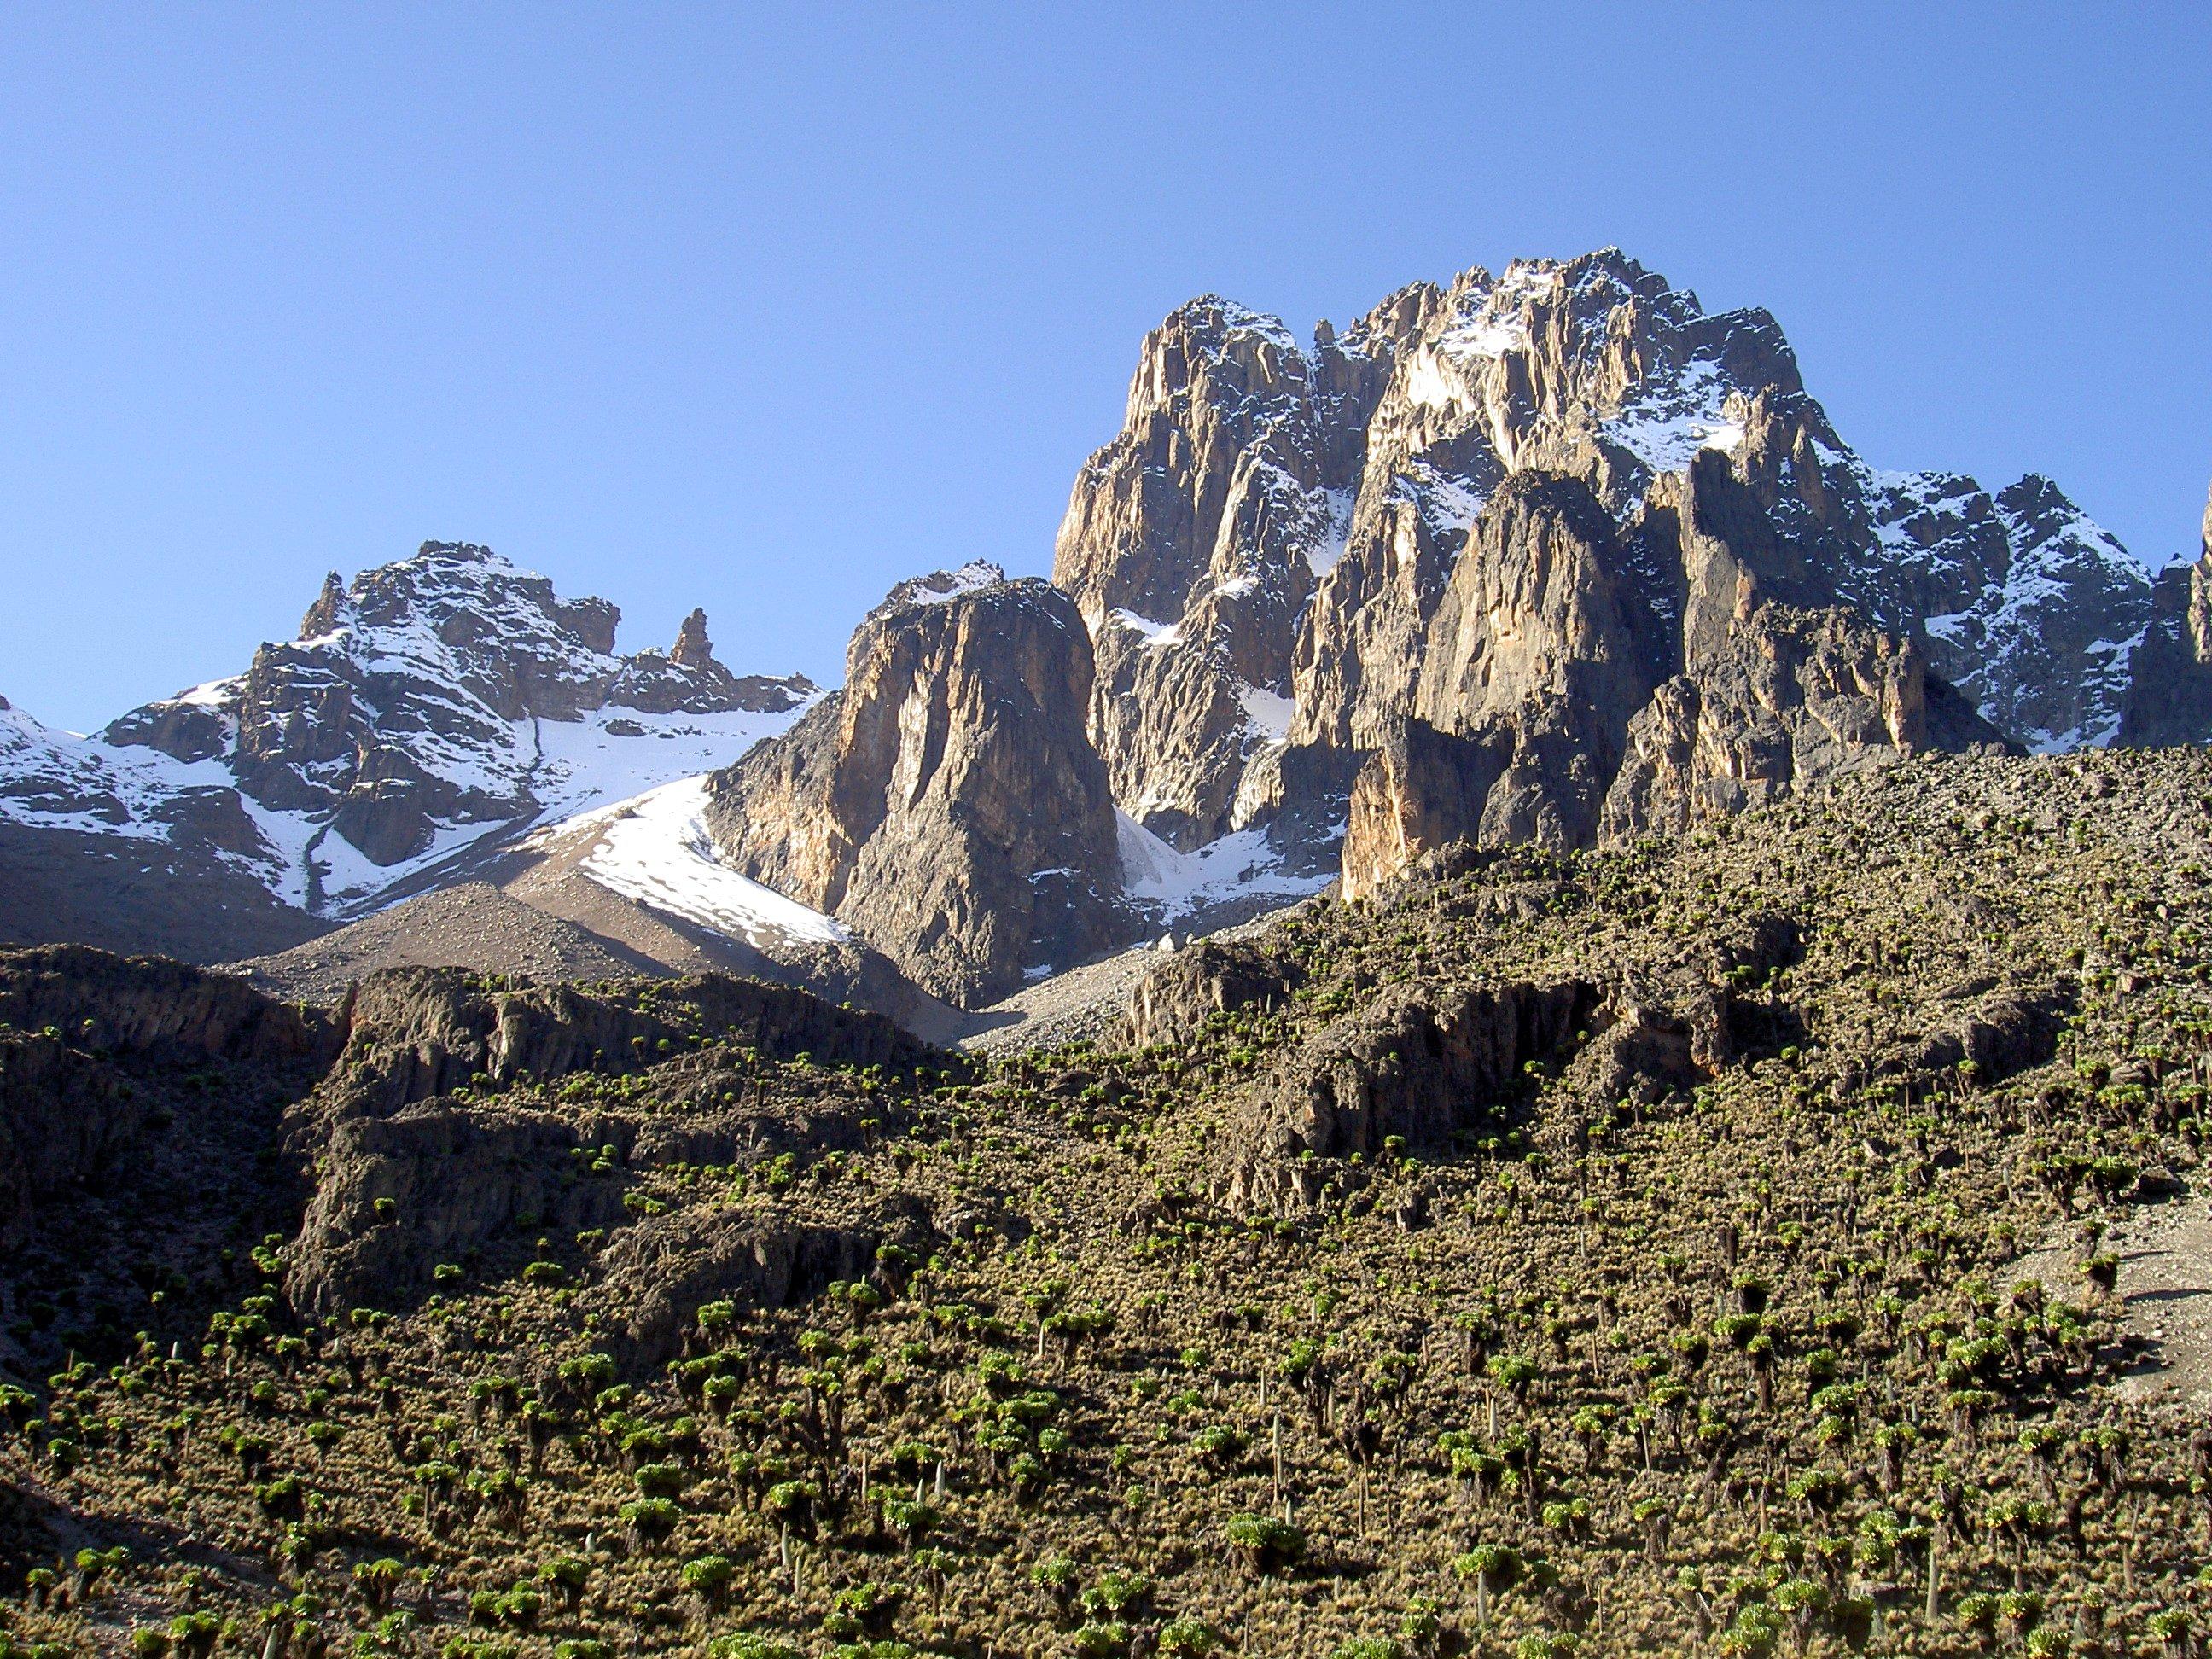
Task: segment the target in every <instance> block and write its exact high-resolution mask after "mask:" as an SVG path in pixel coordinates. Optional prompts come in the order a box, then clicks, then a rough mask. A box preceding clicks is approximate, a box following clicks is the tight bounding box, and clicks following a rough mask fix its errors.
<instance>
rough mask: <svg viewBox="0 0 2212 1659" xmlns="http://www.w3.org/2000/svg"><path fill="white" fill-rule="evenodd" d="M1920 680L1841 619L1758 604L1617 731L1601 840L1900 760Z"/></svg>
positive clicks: (1864, 631)
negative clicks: (1618, 747) (1620, 757)
mask: <svg viewBox="0 0 2212 1659" xmlns="http://www.w3.org/2000/svg"><path fill="white" fill-rule="evenodd" d="M1927 678H1928V671H1927V664H1926V659H1924V658H1923V656H1922V655H1921V654H1920V652H1919V650H1918V648H1917V647H1915V646H1913V645H1912V644H1911V643H1910V642H1899V641H1896V640H1893V639H1892V638H1891V637H1890V636H1889V635H1886V634H1884V633H1882V632H1881V630H1880V629H1875V628H1873V627H1870V626H1869V625H1868V624H1867V623H1864V622H1863V621H1862V620H1860V619H1859V618H1858V617H1856V616H1854V615H1852V614H1851V613H1850V612H1849V611H1796V610H1792V609H1790V607H1788V606H1784V605H1762V606H1761V607H1760V608H1759V610H1757V611H1753V613H1752V615H1751V616H1750V617H1748V618H1747V619H1746V620H1745V621H1744V622H1743V623H1741V625H1740V626H1738V627H1737V628H1735V629H1732V630H1731V631H1730V632H1729V635H1727V637H1726V639H1725V641H1724V642H1723V644H1722V646H1721V647H1719V648H1718V649H1717V650H1715V651H1713V652H1711V653H1708V654H1707V655H1705V656H1704V657H1703V658H1701V659H1699V663H1698V665H1697V668H1696V669H1695V671H1693V672H1692V673H1691V674H1687V675H1683V676H1680V677H1678V678H1675V679H1674V680H1670V681H1669V682H1668V684H1666V685H1664V686H1662V687H1661V688H1660V690H1659V691H1658V693H1657V694H1656V696H1654V697H1653V699H1652V701H1651V702H1650V704H1649V705H1648V706H1647V707H1646V708H1644V710H1643V711H1641V712H1639V713H1638V715H1637V717H1636V718H1635V719H1634V720H1632V721H1631V722H1630V723H1629V728H1628V750H1629V755H1628V758H1627V760H1626V763H1624V764H1623V765H1622V766H1621V768H1620V771H1619V773H1618V774H1617V775H1615V777H1614V779H1613V785H1612V787H1611V788H1610V789H1609V790H1608V791H1607V794H1606V799H1605V815H1604V820H1603V824H1602V830H1603V834H1604V835H1605V836H1606V837H1607V838H1608V839H1612V838H1616V837H1633V836H1638V835H1645V834H1651V833H1655V832H1665V831H1675V832H1679V831H1680V830H1682V829H1686V828H1687V827H1688V826H1689V825H1690V824H1691V823H1694V822H1696V821H1698V820H1699V819H1704V818H1712V817H1726V816H1729V815H1730V814H1733V813H1736V812H1740V811H1743V810H1744V809H1745V808H1746V807H1748V806H1753V805H1759V804H1760V803H1762V802H1765V801H1769V800H1772V799H1775V798H1777V797H1778V796H1779V795H1782V794H1784V793H1788V792H1789V791H1790V790H1791V789H1793V788H1797V789H1802V788H1808V787H1812V786H1814V785H1815V784H1818V783H1820V782H1822V781H1826V780H1827V779H1829V778H1832V777H1834V776H1836V775H1839V774H1841V773H1844V772H1848V771H1853V770H1857V769H1861V768H1863V767H1868V766H1878V765H1886V764H1887V763H1890V762H1892V761H1894V760H1897V759H1899V758H1901V757H1905V756H1907V755H1911V754H1912V753H1914V752H1916V751H1917V750H1920V749H1923V748H1924V747H1926V746H1927V744H1928V736H1929V733H1928V722H1927V703H1926V684H1927ZM1988 738H1989V740H1990V741H1991V742H1992V743H1998V742H2001V740H2000V739H1999V738H1997V734H1996V732H1995V731H1994V730H1990V731H1988Z"/></svg>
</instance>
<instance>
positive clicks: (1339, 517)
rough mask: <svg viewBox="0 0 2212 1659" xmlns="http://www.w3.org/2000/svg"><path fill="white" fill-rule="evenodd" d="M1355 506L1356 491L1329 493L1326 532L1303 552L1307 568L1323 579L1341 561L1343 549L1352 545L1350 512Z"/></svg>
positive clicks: (1339, 490)
mask: <svg viewBox="0 0 2212 1659" xmlns="http://www.w3.org/2000/svg"><path fill="white" fill-rule="evenodd" d="M1358 504H1359V492H1358V490H1356V489H1332V490H1330V491H1329V492H1328V531H1327V532H1326V533H1324V534H1323V536H1322V538H1321V539H1320V540H1319V541H1317V542H1315V543H1314V544H1312V545H1310V547H1308V548H1307V549H1306V568H1308V569H1310V570H1311V571H1312V572H1313V573H1314V574H1315V575H1316V576H1326V575H1327V574H1328V573H1329V572H1330V571H1332V570H1334V569H1335V568H1336V567H1337V565H1338V564H1339V562H1341V561H1342V559H1343V557H1344V551H1345V549H1346V547H1348V546H1350V545H1351V543H1352V509H1353V508H1354V507H1358Z"/></svg>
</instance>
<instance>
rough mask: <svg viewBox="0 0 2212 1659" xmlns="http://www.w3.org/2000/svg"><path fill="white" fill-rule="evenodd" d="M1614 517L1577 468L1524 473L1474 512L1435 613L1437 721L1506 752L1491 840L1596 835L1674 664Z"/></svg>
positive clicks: (1431, 716) (1484, 815)
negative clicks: (1657, 689) (1641, 725)
mask: <svg viewBox="0 0 2212 1659" xmlns="http://www.w3.org/2000/svg"><path fill="white" fill-rule="evenodd" d="M1633 577H1634V573H1633V572H1632V570H1631V569H1630V568H1628V565H1627V560H1626V554H1625V553H1624V551H1623V550H1622V548H1621V546H1620V542H1619V539H1618V538H1617V537H1616V535H1615V533H1614V531H1613V522H1612V520H1611V519H1610V518H1609V517H1607V513H1606V512H1605V509H1604V508H1603V507H1602V506H1601V505H1600V504H1599V502H1598V501H1597V499H1596V497H1595V496H1594V495H1591V494H1590V492H1589V488H1588V486H1586V485H1585V484H1583V482H1582V481H1581V480H1579V479H1577V478H1565V477H1551V476H1548V475H1546V474H1542V473H1534V472H1529V473H1519V474H1516V475H1515V476H1514V477H1512V478H1510V479H1509V480H1508V481H1507V482H1506V483H1505V484H1504V485H1503V486H1501V488H1500V489H1499V490H1498V494H1497V495H1494V496H1493V497H1492V499H1491V501H1490V503H1489V504H1488V506H1486V507H1485V508H1484V510H1483V513H1482V516H1481V517H1480V519H1479V520H1476V523H1475V526H1474V532H1473V533H1472V534H1471V535H1470V536H1469V538H1468V545H1467V549H1466V550H1465V551H1464V552H1463V553H1462V554H1461V556H1460V560H1459V563H1458V565H1457V566H1456V567H1455V569H1454V570H1453V572H1452V579H1451V582H1450V585H1449V587H1448V589H1447V590H1446V592H1445V594H1444V598H1443V602H1442V603H1441V604H1440V605H1438V607H1437V612H1436V614H1435V616H1434V617H1432V618H1431V621H1430V624H1429V630H1428V639H1427V642H1426V644H1425V647H1424V651H1423V660H1422V669H1421V678H1420V681H1419V687H1418V689H1417V691H1416V694H1415V702H1416V708H1417V712H1418V713H1419V715H1420V717H1421V718H1422V719H1424V720H1426V721H1428V722H1429V724H1430V725H1431V726H1434V727H1436V728H1437V730H1438V731H1440V732H1450V733H1454V734H1457V735H1461V736H1465V737H1471V738H1477V739H1478V740H1480V741H1482V742H1483V744H1484V745H1485V746H1486V748H1489V749H1492V750H1496V751H1498V753H1500V754H1501V755H1503V756H1504V757H1506V758H1505V761H1504V769H1503V770H1502V772H1501V773H1500V775H1498V778H1497V780H1496V781H1494V782H1493V783H1492V784H1491V785H1490V787H1489V789H1488V790H1487V792H1486V794H1485V796H1484V798H1483V799H1482V801H1481V803H1480V808H1481V810H1480V813H1479V815H1478V817H1477V818H1476V820H1475V823H1476V826H1477V827H1478V829H1479V833H1480V834H1481V835H1482V836H1483V837H1484V838H1486V839H1487V840H1491V841H1534V842H1549V843H1552V844H1557V845H1570V846H1571V845H1579V844H1582V843H1583V842H1588V841H1589V840H1591V839H1592V838H1593V837H1594V836H1595V832H1596V827H1597V815H1598V809H1599V805H1600V803H1601V800H1602V799H1603V795H1604V791H1605V788H1606V785H1607V782H1608V781H1610V779H1611V777H1612V775H1613V770H1614V769H1615V768H1616V767H1617V765H1618V764H1619V760H1620V745H1621V737H1622V733H1623V732H1624V731H1625V729H1626V726H1627V724H1628V721H1629V719H1630V717H1631V716H1632V714H1634V713H1635V711H1636V710H1637V709H1638V708H1641V707H1642V706H1643V704H1644V702H1645V700H1646V699H1647V698H1648V697H1649V696H1650V693H1651V690H1652V688H1653V687H1654V686H1655V685H1656V684H1658V683H1659V681H1660V679H1661V678H1662V677H1663V676H1664V675H1665V673H1666V672H1667V671H1668V668H1669V667H1671V666H1672V658H1673V656H1674V641H1673V640H1672V639H1671V638H1670V637H1669V633H1670V630H1669V629H1668V627H1667V625H1666V623H1665V622H1664V621H1663V619H1662V617H1660V616H1659V615H1657V614H1656V612H1654V611H1652V610H1651V608H1650V606H1649V605H1648V604H1646V603H1645V602H1644V600H1643V599H1641V598H1640V597H1639V596H1638V593H1637V591H1636V585H1635V582H1634V580H1633Z"/></svg>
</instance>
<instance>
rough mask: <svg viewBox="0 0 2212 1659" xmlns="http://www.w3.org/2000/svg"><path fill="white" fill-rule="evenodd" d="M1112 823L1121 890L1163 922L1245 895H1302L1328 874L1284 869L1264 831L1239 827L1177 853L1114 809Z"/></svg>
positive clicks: (1313, 889)
mask: <svg viewBox="0 0 2212 1659" xmlns="http://www.w3.org/2000/svg"><path fill="white" fill-rule="evenodd" d="M1114 823H1115V830H1116V832H1117V838H1118V840H1119V842H1120V844H1121V887H1122V890H1123V891H1125V892H1126V893H1127V894H1128V895H1129V896H1130V897H1131V898H1133V899H1134V900H1136V901H1137V902H1139V903H1140V904H1145V905H1149V906H1156V907H1158V914H1159V916H1160V919H1161V920H1162V921H1176V920H1179V919H1180V918H1182V917H1184V916H1188V915H1193V914H1194V913H1195V912H1197V911H1200V910H1202V909H1204V908H1206V906H1208V905H1209V904H1215V903H1218V902H1222V901H1225V900H1227V899H1232V898H1237V897H1241V896H1245V895H1248V894H1257V895H1263V896H1268V897H1274V898H1282V899H1298V898H1304V897H1306V896H1309V895H1310V894H1314V893H1318V892H1319V891H1321V890H1322V888H1324V887H1326V886H1328V884H1329V883H1330V881H1332V880H1333V879H1334V877H1332V876H1330V875H1328V874H1326V873H1324V874H1319V875H1310V876H1292V875H1286V874H1285V873H1284V872H1283V868H1282V855H1281V854H1279V853H1278V852H1276V850H1275V849H1274V848H1273V847H1270V846H1269V845H1268V844H1267V831H1266V830H1264V829H1240V830H1238V831H1237V833H1236V834H1234V835H1230V836H1222V837H1221V838H1220V839H1219V840H1218V841H1214V842H1207V843H1206V845H1205V846H1204V847H1201V848H1199V849H1198V850H1197V851H1196V852H1195V853H1179V852H1177V851H1176V849H1175V848H1172V847H1170V846H1169V845H1168V843H1167V842H1164V841H1162V840H1161V839H1160V838H1159V837H1158V836H1156V835H1154V834H1153V833H1152V831H1151V830H1149V829H1146V828H1145V826H1144V825H1143V824H1141V823H1138V822H1137V821H1136V820H1135V819H1134V818H1133V817H1130V816H1129V815H1128V814H1127V813H1126V812H1122V811H1116V812H1115V814H1114Z"/></svg>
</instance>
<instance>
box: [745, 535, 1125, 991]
mask: <svg viewBox="0 0 2212 1659" xmlns="http://www.w3.org/2000/svg"><path fill="white" fill-rule="evenodd" d="M1092 674H1093V668H1092V662H1091V642H1090V640H1089V638H1088V637H1087V636H1086V635H1085V631H1084V628H1083V623H1082V619H1081V618H1080V617H1079V616H1078V615H1077V614H1076V610H1075V607H1074V605H1073V604H1072V603H1071V602H1070V601H1069V599H1067V596H1066V595H1065V594H1064V593H1061V592H1059V591H1058V590H1057V589H1055V588H1054V587H1052V586H1049V585H1048V584H1047V583H1045V582H1042V581H1040V580H1036V579H1034V578H1031V579H1029V580H1019V581H1009V580H1006V574H1005V572H1004V571H1003V570H1001V569H1000V568H999V567H998V566H996V565H993V564H988V563H983V562H977V563H973V564H969V565H968V566H966V567H965V568H963V569H961V570H958V571H956V572H951V573H940V574H939V575H937V576H934V577H930V578H924V579H921V580H915V581H908V582H904V583H902V584H901V585H900V586H898V587H896V588H895V589H894V590H893V591H892V592H891V593H890V597H889V598H888V599H885V600H884V603H883V604H882V605H878V607H877V608H876V609H875V610H874V611H871V612H870V613H869V615H868V617H867V618H866V621H864V622H863V623H861V624H860V629H859V630H858V631H857V632H856V633H854V635H853V640H852V644H851V646H850V647H849V648H848V651H847V653H846V660H845V685H844V689H843V690H841V691H836V692H833V693H831V694H830V695H829V696H828V697H826V698H824V699H823V701H822V702H820V703H819V704H817V706H816V707H815V708H813V709H811V711H810V712H809V713H808V714H806V715H805V718H804V719H802V720H800V721H799V724H798V725H797V726H794V727H793V729H792V730H791V731H790V732H788V733H787V734H786V735H785V736H784V737H782V738H777V739H775V740H773V741H771V742H769V743H765V744H762V745H761V746H760V747H759V748H757V749H756V750H753V751H752V752H751V753H750V754H749V755H748V756H746V757H744V759H743V760H741V761H739V762H738V763H737V764H736V765H735V766H732V767H731V768H729V769H726V770H725V771H722V772H720V773H718V774H716V775H715V776H714V779H713V780H712V781H711V782H710V784H709V786H708V788H709V794H710V799H711V803H712V804H711V805H710V806H709V808H708V824H709V825H710V826H711V827H712V829H713V830H714V836H715V838H716V841H717V842H718V843H719V844H720V847H721V848H723V849H724V851H725V854H726V860H727V861H728V862H729V863H731V864H732V866H734V867H736V868H738V869H739V870H741V871H742V872H744V873H745V874H746V875H748V876H750V877H751V878H754V879H756V880H757V881H760V882H762V883H763V884H766V885H768V886H770V887H773V888H775V890H778V891H779V892H782V893H786V894H788V895H790V896H793V897H794V898H797V899H798V900H799V901H800V902H802V903H805V904H808V905H811V906H812V907H814V908H817V909H819V910H822V911H824V912H827V913H829V914H832V915H836V916H837V917H838V918H839V919H840V920H841V921H845V922H847V923H848V924H849V925H850V926H852V927H854V929H855V931H856V932H858V933H860V935H861V936H863V937H865V938H866V939H868V940H870V941H871V943H872V944H874V945H876V946H877V948H878V949H880V950H882V951H884V952H885V953H886V954H888V955H889V956H890V957H892V959H893V960H895V961H896V962H898V963H900V964H901V965H902V966H903V967H904V968H905V969H907V970H908V973H909V974H911V975H913V976H914V977H915V980H916V981H917V982H918V983H920V984H921V985H922V986H923V987H924V988H926V989H927V990H929V991H931V992H933V993H934V994H937V995H939V996H942V997H944V998H945V999H947V1000H951V1001H953V1002H957V1003H961V1004H963V1005H969V1004H975V1003H978V1002H986V1001H989V1000H993V999H994V998H996V997H997V996H1000V995H1002V994H1005V993H1006V992H1007V991H1010V990H1012V989H1013V988H1015V987H1018V985H1019V984H1020V983H1021V981H1022V979H1023V976H1024V969H1030V968H1033V967H1049V966H1051V965H1054V963H1058V964H1059V965H1063V966H1066V965H1072V964H1073V963H1075V962H1077V961H1080V960H1082V959H1083V958H1084V957H1085V956H1087V955H1090V954H1092V953H1095V952H1096V951H1097V950H1098V949H1100V948H1102V947H1103V946H1104V945H1109V944H1112V943H1115V942H1118V941H1119V939H1121V937H1122V936H1123V934H1124V932H1125V929H1124V927H1123V925H1122V919H1121V914H1120V905H1121V864H1120V856H1119V854H1118V852H1117V850H1116V846H1115V819H1114V801H1113V797H1112V795H1111V793H1109V788H1108V782H1107V772H1106V767H1105V765H1104V763H1103V761H1101V759H1100V758H1099V757H1098V755H1097V751H1096V750H1094V749H1093V748H1092V747H1091V744H1089V742H1088V741H1086V739H1085V735H1084V724H1083V723H1084V717H1085V712H1086V710H1087V709H1088V708H1089V707H1090V705H1091V680H1092Z"/></svg>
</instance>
